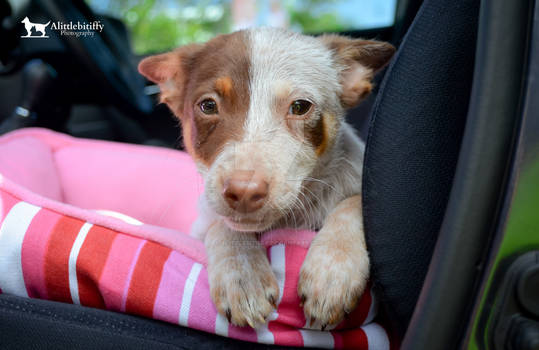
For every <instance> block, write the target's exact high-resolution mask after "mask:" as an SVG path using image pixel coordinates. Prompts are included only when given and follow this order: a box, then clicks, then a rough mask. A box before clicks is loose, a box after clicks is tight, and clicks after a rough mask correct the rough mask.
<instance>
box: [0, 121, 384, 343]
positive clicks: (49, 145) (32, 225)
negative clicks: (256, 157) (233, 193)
mask: <svg viewBox="0 0 539 350" xmlns="http://www.w3.org/2000/svg"><path fill="white" fill-rule="evenodd" d="M201 189H202V182H201V179H200V178H199V176H198V175H197V173H196V170H195V167H194V165H193V163H192V162H191V160H190V159H189V157H188V156H187V155H186V154H184V153H182V152H179V151H171V150H166V149H160V148H155V147H145V146H134V145H124V144H118V143H112V142H103V141H92V140H79V139H74V138H72V137H69V136H66V135H62V134H58V133H54V132H51V131H48V130H41V129H27V130H21V131H17V132H13V133H10V134H8V135H5V136H2V137H0V292H2V293H10V294H14V295H18V296H23V297H30V298H41V299H48V300H56V301H62V302H66V303H74V304H80V305H85V306H90V307H95V308H102V309H109V310H114V311H118V312H126V313H131V314H136V315H141V316H145V317H150V318H155V319H159V320H163V321H167V322H170V323H174V324H179V325H182V326H188V327H192V328H196V329H199V330H203V331H207V332H211V333H216V334H220V335H223V336H228V337H232V338H236V339H242V340H247V341H252V342H261V343H267V344H279V345H293V346H311V347H320V348H356V349H389V346H390V344H389V340H388V336H387V333H386V331H385V330H384V328H383V327H382V326H380V325H379V324H378V323H376V322H374V321H373V320H374V317H375V315H376V301H375V300H374V298H373V295H372V293H371V292H370V290H369V291H368V292H366V293H365V294H364V295H363V296H362V298H361V300H360V302H359V306H358V307H357V308H356V310H355V311H353V312H352V313H351V314H350V316H349V317H348V318H347V319H346V320H345V321H343V322H342V323H341V324H339V325H338V326H337V327H334V328H333V329H329V330H326V331H319V330H314V329H309V327H308V325H307V322H306V320H305V316H304V314H303V311H302V309H301V308H300V307H299V302H300V301H299V298H298V296H297V293H296V287H297V282H298V275H299V270H300V267H301V264H302V262H303V259H304V258H305V255H306V253H307V249H308V247H309V244H310V241H311V240H312V238H313V237H314V235H315V233H313V232H307V231H293V230H279V231H272V232H268V233H266V234H265V235H264V236H263V237H262V239H261V241H262V243H263V244H264V245H265V247H266V248H267V251H268V258H269V260H270V262H271V266H272V268H273V270H274V273H275V275H276V277H277V280H278V283H279V287H280V292H281V297H280V299H279V301H278V307H277V310H275V311H274V312H273V313H272V314H271V315H270V318H269V322H268V323H267V324H266V325H265V326H263V327H261V328H259V329H252V328H250V327H236V326H234V325H231V324H229V323H228V322H227V320H226V318H223V317H221V316H220V315H218V314H217V312H216V310H215V307H214V305H213V303H212V302H211V298H210V295H209V285H208V277H207V272H206V269H205V264H206V257H205V253H204V247H203V245H202V243H201V242H200V241H198V240H196V239H194V238H192V237H190V236H189V234H188V232H189V231H190V230H189V229H190V225H191V224H192V222H193V220H194V219H195V218H196V215H197V213H196V205H195V202H196V199H197V197H198V195H199V194H200V192H201ZM96 210H106V211H108V212H105V211H96ZM117 212H120V213H122V214H125V216H118V215H117V214H115V213H117ZM103 213H105V214H107V215H103ZM110 215H114V216H116V217H113V216H110ZM133 218H136V219H133Z"/></svg>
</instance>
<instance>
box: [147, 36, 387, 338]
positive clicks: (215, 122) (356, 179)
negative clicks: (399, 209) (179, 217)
mask: <svg viewBox="0 0 539 350" xmlns="http://www.w3.org/2000/svg"><path fill="white" fill-rule="evenodd" d="M394 51H395V48H394V47H393V46H391V45H390V44H388V43H384V42H378V41H370V40H359V39H358V40H356V39H350V38H347V37H342V36H337V35H324V36H320V37H311V36H305V35H301V34H296V33H293V32H289V31H286V30H282V29H275V28H258V29H250V30H244V31H239V32H235V33H232V34H227V35H220V36H217V37H216V38H214V39H212V40H210V41H209V42H207V43H205V44H192V45H187V46H184V47H180V48H179V49H177V50H175V51H172V52H169V53H165V54H161V55H156V56H151V57H148V58H145V59H144V60H142V61H141V63H140V64H139V71H140V73H142V74H143V75H144V76H146V77H147V78H148V79H149V80H151V81H153V82H155V83H157V84H159V86H160V88H161V101H162V102H164V103H166V104H167V105H168V106H169V107H170V109H171V110H172V112H173V113H174V114H175V115H176V116H177V117H178V118H179V120H180V121H181V124H182V128H183V141H184V143H185V147H186V149H187V151H188V152H189V153H190V154H191V156H192V157H193V159H194V160H195V162H196V164H197V167H198V169H199V171H200V173H201V174H202V176H203V178H204V181H205V184H204V194H203V195H202V197H201V199H200V204H199V205H200V216H199V218H198V219H197V222H196V223H195V224H194V226H193V230H194V234H197V235H198V236H199V237H200V238H201V239H203V240H204V242H205V246H206V249H207V256H208V275H209V281H210V289H211V296H212V298H213V301H214V303H215V305H216V307H217V310H218V311H219V313H220V314H222V315H224V316H226V317H227V318H228V320H229V321H231V322H232V323H234V324H236V325H239V326H243V325H250V326H251V327H256V326H258V325H260V324H262V323H264V322H265V320H266V317H267V316H268V315H269V314H270V313H271V311H272V309H273V308H275V307H276V301H277V300H278V298H279V288H278V286H277V282H276V279H275V276H274V275H273V273H272V270H271V267H270V264H269V262H268V260H267V257H266V253H265V250H264V249H263V247H262V246H261V245H260V243H259V241H258V239H257V238H258V235H257V234H259V233H262V232H264V231H267V230H269V229H275V228H283V227H295V228H309V229H317V230H319V231H318V233H317V235H316V237H315V239H314V240H313V242H312V244H311V247H310V249H309V251H308V254H307V257H306V259H305V261H304V263H303V266H302V268H301V272H300V279H299V284H298V294H299V297H300V299H301V300H302V304H303V308H304V312H305V315H306V317H307V318H308V319H310V320H311V323H312V322H315V324H317V325H318V326H319V327H322V328H324V327H326V326H327V325H335V324H337V323H338V322H340V321H341V320H342V319H343V317H344V316H345V315H346V314H347V313H349V312H351V311H352V310H353V309H354V307H355V306H356V302H357V300H358V298H359V297H360V295H361V294H362V292H363V290H364V289H365V285H366V282H367V279H368V277H369V257H368V253H367V249H366V245H365V238H364V232H363V220H362V214H361V174H362V162H363V152H364V144H363V142H362V141H361V140H360V139H359V138H358V137H357V136H356V134H355V132H354V130H353V128H352V127H351V126H350V125H348V124H347V123H346V122H345V121H344V115H345V110H346V109H347V108H350V107H352V106H354V105H356V104H357V103H358V102H360V101H361V100H362V99H363V98H364V97H365V96H366V95H367V94H369V92H370V90H371V88H372V85H371V80H372V78H373V75H374V74H375V72H376V71H378V70H379V69H381V68H382V67H384V66H385V65H386V64H387V62H388V61H389V59H390V58H391V56H392V55H393V53H394Z"/></svg>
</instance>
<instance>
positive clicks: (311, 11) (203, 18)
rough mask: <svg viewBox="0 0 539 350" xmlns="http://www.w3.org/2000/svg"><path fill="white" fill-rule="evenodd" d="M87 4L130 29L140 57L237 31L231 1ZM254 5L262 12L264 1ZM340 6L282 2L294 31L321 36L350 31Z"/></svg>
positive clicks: (96, 0) (107, 0)
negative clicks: (333, 8) (336, 10)
mask: <svg viewBox="0 0 539 350" xmlns="http://www.w3.org/2000/svg"><path fill="white" fill-rule="evenodd" d="M86 1H87V2H88V4H89V5H90V7H92V8H93V9H94V10H95V11H97V12H101V13H105V14H107V15H112V16H114V17H116V18H119V19H121V20H122V21H123V22H124V23H125V24H126V25H127V27H128V28H129V30H130V33H131V39H132V46H133V49H134V51H135V53H136V54H147V53H156V52H162V51H166V50H170V49H171V48H173V47H177V46H181V45H184V44H187V43H192V42H203V41H206V40H208V39H210V38H212V37H213V36H215V35H217V34H220V33H229V32H231V31H232V28H233V23H232V19H231V0H224V1H217V0H206V1H194V0H146V1H135V0H86ZM253 1H255V2H256V5H257V10H258V11H259V12H260V9H261V8H262V9H263V8H264V7H263V6H261V5H262V4H264V1H262V0H253ZM338 2H339V0H333V1H323V0H302V1H292V0H288V1H284V2H282V6H283V8H284V9H285V11H286V12H287V13H288V21H289V25H290V27H291V28H292V29H294V30H298V31H302V32H307V33H317V32H324V31H341V30H345V29H347V28H349V25H348V24H347V23H343V21H342V19H339V17H338V16H337V15H336V14H335V13H331V12H328V11H327V8H328V6H327V5H328V4H330V5H331V4H333V5H335V4H336V3H338ZM266 3H267V1H266ZM266 5H267V4H266ZM262 11H263V10H262ZM263 15H264V14H263V13H262V14H259V15H258V16H259V17H263Z"/></svg>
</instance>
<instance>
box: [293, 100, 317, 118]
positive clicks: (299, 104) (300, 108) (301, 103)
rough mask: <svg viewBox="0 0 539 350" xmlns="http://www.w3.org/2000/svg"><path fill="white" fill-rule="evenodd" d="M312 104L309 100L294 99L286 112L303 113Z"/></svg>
mask: <svg viewBox="0 0 539 350" xmlns="http://www.w3.org/2000/svg"><path fill="white" fill-rule="evenodd" d="M312 105H313V104H312V103H311V102H309V101H306V100H296V101H294V102H292V104H291V105H290V108H289V109H288V113H290V114H295V115H304V114H305V113H307V112H308V111H309V110H310V109H311V106H312Z"/></svg>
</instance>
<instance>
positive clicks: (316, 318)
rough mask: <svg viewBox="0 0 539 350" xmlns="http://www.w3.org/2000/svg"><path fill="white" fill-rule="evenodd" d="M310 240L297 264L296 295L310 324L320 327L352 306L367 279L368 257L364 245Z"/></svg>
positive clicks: (339, 318)
mask: <svg viewBox="0 0 539 350" xmlns="http://www.w3.org/2000/svg"><path fill="white" fill-rule="evenodd" d="M313 243H316V244H314V245H313V246H311V248H310V249H309V252H308V253H307V257H306V259H305V261H304V263H303V266H302V267H301V272H300V278H299V282H298V295H299V297H300V300H301V301H302V304H303V310H304V312H305V317H306V318H307V320H310V326H313V325H314V326H315V327H316V328H322V330H323V329H325V328H326V327H327V326H330V325H336V324H338V323H340V322H341V321H342V320H343V318H344V317H345V316H346V315H347V314H348V313H350V312H352V311H353V310H354V308H355V307H356V305H357V302H358V301H359V299H360V297H361V295H362V294H363V292H364V290H365V286H366V284H367V280H368V278H369V258H368V254H367V251H366V250H365V249H364V248H359V249H356V250H355V251H350V249H348V248H349V247H344V246H342V245H339V244H330V243H327V242H313Z"/></svg>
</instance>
